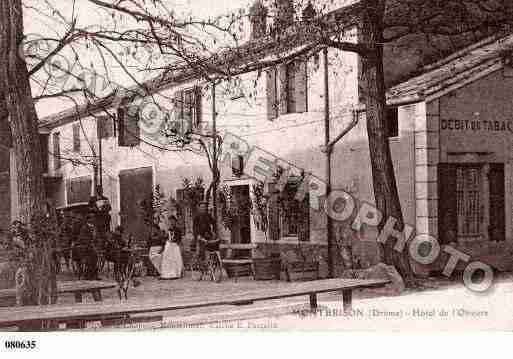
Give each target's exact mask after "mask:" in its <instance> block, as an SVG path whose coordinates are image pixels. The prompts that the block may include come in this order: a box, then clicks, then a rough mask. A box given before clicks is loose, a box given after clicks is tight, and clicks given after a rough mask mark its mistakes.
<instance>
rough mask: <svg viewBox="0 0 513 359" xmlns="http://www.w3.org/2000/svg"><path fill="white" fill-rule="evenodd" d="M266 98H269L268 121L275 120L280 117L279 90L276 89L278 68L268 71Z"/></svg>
mask: <svg viewBox="0 0 513 359" xmlns="http://www.w3.org/2000/svg"><path fill="white" fill-rule="evenodd" d="M266 98H267V119H268V120H274V119H275V118H276V117H278V104H277V101H276V99H277V89H276V68H275V67H273V68H270V69H268V70H267V71H266Z"/></svg>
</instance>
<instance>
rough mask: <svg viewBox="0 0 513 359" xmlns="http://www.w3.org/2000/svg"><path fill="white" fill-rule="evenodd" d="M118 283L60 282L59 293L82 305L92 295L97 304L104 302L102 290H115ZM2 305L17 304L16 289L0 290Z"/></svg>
mask: <svg viewBox="0 0 513 359" xmlns="http://www.w3.org/2000/svg"><path fill="white" fill-rule="evenodd" d="M116 286H117V285H116V283H112V282H102V281H88V280H79V281H68V282H58V283H57V293H58V294H64V293H73V294H74V296H75V302H76V303H82V299H83V298H82V297H83V294H85V293H91V295H92V297H93V299H94V301H95V302H100V301H101V300H102V292H101V291H102V290H103V289H110V288H115V287H116ZM0 303H6V304H7V303H8V304H10V305H14V304H16V289H15V288H9V289H1V290H0Z"/></svg>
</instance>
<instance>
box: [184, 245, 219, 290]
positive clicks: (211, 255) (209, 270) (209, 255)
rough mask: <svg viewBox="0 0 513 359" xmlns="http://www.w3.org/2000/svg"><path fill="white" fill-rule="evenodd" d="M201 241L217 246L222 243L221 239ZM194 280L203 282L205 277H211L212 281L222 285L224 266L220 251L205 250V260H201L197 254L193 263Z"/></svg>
mask: <svg viewBox="0 0 513 359" xmlns="http://www.w3.org/2000/svg"><path fill="white" fill-rule="evenodd" d="M199 240H200V241H202V242H204V243H205V244H206V247H208V245H215V244H217V243H219V242H220V240H219V239H216V240H212V241H207V240H205V239H202V238H200V239H199ZM191 273H192V279H193V280H196V281H201V280H202V279H203V277H204V276H205V275H207V276H209V277H210V280H212V281H214V282H216V283H220V282H221V280H222V277H223V264H222V261H221V254H220V252H219V250H209V249H208V248H205V258H204V259H203V260H201V259H200V258H199V254H198V253H196V255H195V256H194V258H193V259H192V262H191Z"/></svg>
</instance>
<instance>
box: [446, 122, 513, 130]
mask: <svg viewBox="0 0 513 359" xmlns="http://www.w3.org/2000/svg"><path fill="white" fill-rule="evenodd" d="M440 129H442V130H446V131H447V130H448V131H493V132H512V133H513V122H512V121H504V120H501V121H488V120H454V119H448V120H444V119H442V120H440Z"/></svg>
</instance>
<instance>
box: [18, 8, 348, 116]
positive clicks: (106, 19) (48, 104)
mask: <svg viewBox="0 0 513 359" xmlns="http://www.w3.org/2000/svg"><path fill="white" fill-rule="evenodd" d="M103 1H106V2H111V1H112V0H103ZM150 1H151V0H147V2H150ZM164 1H165V4H166V7H167V8H168V9H172V10H173V11H174V12H175V13H176V14H178V15H181V16H182V18H183V17H184V16H187V17H188V16H192V17H194V18H200V19H204V18H209V17H215V16H219V15H225V14H230V13H233V12H234V11H236V10H238V9H241V8H246V9H247V8H248V7H249V6H250V5H251V4H252V3H253V1H254V0H164ZM302 1H306V0H302ZM324 1H327V2H328V3H331V6H340V5H342V4H344V5H345V4H347V3H348V2H354V1H355V0H324ZM47 2H49V3H51V4H52V5H53V6H54V8H55V9H57V10H58V11H59V13H60V14H61V15H62V16H64V17H66V18H68V19H70V18H71V15H72V14H73V13H74V14H75V15H76V16H77V26H78V27H81V28H84V27H93V28H96V29H97V27H98V26H99V25H104V26H106V27H108V28H111V26H112V25H113V24H114V21H113V20H112V11H105V9H101V10H99V8H98V7H97V6H96V5H94V4H91V3H90V2H89V1H88V0H76V1H75V2H74V1H72V0H24V4H25V5H26V8H25V9H26V11H25V14H24V21H25V34H26V36H29V37H30V36H36V37H53V38H62V36H63V34H65V33H66V27H65V26H63V24H62V22H60V23H59V21H58V19H59V17H58V16H57V15H56V14H52V13H51V12H48V10H47V8H46V9H45V10H46V11H44V12H41V11H37V10H34V9H42V8H45V6H44V4H45V3H47ZM321 2H322V1H316V2H315V3H316V4H319V3H321ZM73 4H74V7H73ZM73 10H74V12H73ZM126 19H128V17H124V18H123V20H116V23H118V22H119V21H125V22H126V21H128V20H126ZM67 23H69V20H68V21H67ZM109 25H110V26H109ZM76 51H77V53H79V56H80V63H81V64H82V65H84V66H86V67H89V68H93V69H94V70H95V71H98V72H101V71H102V68H103V66H102V65H101V64H102V61H101V59H100V58H99V56H98V53H97V52H96V51H95V50H94V49H93V48H92V47H90V48H85V47H82V48H78V49H76ZM59 56H61V57H60V58H59V57H57V61H60V62H59V63H60V64H62V63H66V64H67V65H68V66H67V67H68V68H70V67H72V68H73V69H74V70H76V68H75V67H73V66H75V62H73V61H72V59H73V58H74V57H75V55H74V54H73V53H72V52H71V50H70V49H68V51H67V52H66V51H63V52H61V54H60V55H59ZM127 57H128V55H127ZM70 59H71V60H70ZM70 63H71V64H70ZM108 65H109V75H110V79H111V80H112V81H113V82H115V83H117V84H121V85H123V86H130V85H133V84H134V82H133V81H132V80H130V77H129V76H128V75H127V74H126V73H125V72H124V71H122V70H121V67H120V66H119V65H118V64H116V63H115V62H114V61H113V60H111V61H110V62H109V63H108ZM73 72H74V73H76V72H75V71H73ZM47 74H48V71H47V69H46V68H43V69H42V70H40V71H39V72H38V74H36V76H35V77H34V79H35V80H36V81H37V83H38V84H35V83H36V82H35V81H33V96H37V94H38V93H40V92H41V88H42V87H45V88H54V89H57V90H58V89H61V88H62V87H63V86H62V85H61V84H60V83H59V84H56V85H55V86H54V87H52V85H54V84H53V83H50V84H49V85H48V84H47V82H46V80H45V76H46V77H47ZM155 75H156V74H155ZM141 76H142V78H140V79H138V80H139V81H143V80H145V79H147V78H149V77H154V75H153V74H151V76H150V74H148V73H145V74H143V75H141ZM55 91H56V90H55ZM73 105H74V103H73V102H72V101H70V100H63V99H45V100H42V101H38V102H37V103H36V110H37V112H38V114H39V117H40V118H43V117H45V116H48V115H51V114H53V113H55V112H59V111H61V110H64V109H65V108H67V107H71V106H73Z"/></svg>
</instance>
